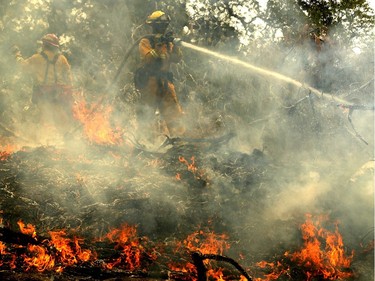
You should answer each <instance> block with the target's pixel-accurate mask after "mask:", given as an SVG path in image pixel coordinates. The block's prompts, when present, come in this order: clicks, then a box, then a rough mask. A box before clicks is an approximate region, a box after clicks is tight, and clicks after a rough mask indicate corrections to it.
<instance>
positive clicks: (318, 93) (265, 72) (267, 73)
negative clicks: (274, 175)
mask: <svg viewBox="0 0 375 281" xmlns="http://www.w3.org/2000/svg"><path fill="white" fill-rule="evenodd" d="M175 40H176V39H175ZM179 44H181V45H182V46H184V47H186V48H189V49H192V50H195V51H198V52H200V53H203V54H206V55H210V56H213V57H216V58H219V59H222V60H225V61H227V62H229V63H232V64H236V65H239V66H241V67H243V68H246V69H249V70H250V71H253V72H256V73H259V74H261V75H264V76H269V77H272V78H274V79H277V80H280V81H283V82H286V83H289V84H291V85H294V86H296V87H299V88H306V89H307V90H309V91H310V92H311V93H312V94H314V95H316V96H317V97H319V98H324V99H327V100H333V101H336V102H337V103H339V104H341V105H346V106H352V105H354V104H353V103H351V102H348V101H346V100H343V99H341V98H338V97H335V96H333V95H331V94H327V93H323V92H321V91H319V90H318V89H316V88H314V87H312V86H309V85H307V84H304V83H301V82H300V81H298V80H295V79H292V78H290V77H288V76H285V75H282V74H280V73H278V72H274V71H271V70H267V69H265V68H261V67H258V66H255V65H252V64H250V63H247V62H244V61H242V60H239V59H236V58H233V57H230V56H226V55H223V54H220V53H217V52H214V51H210V50H208V49H206V48H202V47H198V46H196V45H193V44H190V43H187V42H184V41H180V42H179Z"/></svg>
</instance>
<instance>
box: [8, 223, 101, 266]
mask: <svg viewBox="0 0 375 281" xmlns="http://www.w3.org/2000/svg"><path fill="white" fill-rule="evenodd" d="M18 225H19V227H20V230H21V232H22V233H23V234H27V235H30V236H32V237H34V238H36V237H37V233H36V231H35V227H34V226H33V225H31V224H27V225H25V224H24V223H23V222H22V221H18ZM49 234H50V237H51V239H50V240H45V241H43V245H28V247H27V250H28V253H27V254H24V255H23V259H24V263H25V264H26V265H27V268H26V270H30V269H32V268H35V269H36V270H38V271H40V272H42V271H45V270H55V271H56V272H62V271H63V269H64V268H65V267H67V266H72V265H75V264H78V263H79V262H86V261H89V260H90V259H92V258H93V257H94V254H93V253H91V251H90V250H82V249H81V247H80V245H79V242H80V241H82V240H80V239H78V238H76V237H75V238H73V239H70V238H67V237H65V236H66V233H65V231H62V230H61V231H50V232H49ZM50 249H54V253H51V250H50ZM56 264H59V266H56ZM14 266H15V264H14Z"/></svg>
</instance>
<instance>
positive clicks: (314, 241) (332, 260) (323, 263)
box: [255, 214, 354, 281]
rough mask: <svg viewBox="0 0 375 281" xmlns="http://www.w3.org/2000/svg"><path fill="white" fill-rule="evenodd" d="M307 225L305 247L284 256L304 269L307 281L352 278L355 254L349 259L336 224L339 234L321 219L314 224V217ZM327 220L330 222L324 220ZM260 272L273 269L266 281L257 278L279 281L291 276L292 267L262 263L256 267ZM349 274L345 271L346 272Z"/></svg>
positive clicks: (303, 236) (303, 231)
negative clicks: (352, 264)
mask: <svg viewBox="0 0 375 281" xmlns="http://www.w3.org/2000/svg"><path fill="white" fill-rule="evenodd" d="M306 218H307V219H306V222H305V223H303V224H302V225H301V231H302V238H303V240H304V247H303V248H302V249H301V250H300V251H297V252H294V253H289V252H286V253H285V254H284V256H285V257H286V258H288V259H289V260H290V261H292V262H294V263H296V264H297V265H298V266H299V267H301V268H302V270H303V271H302V272H301V273H303V274H305V276H306V281H310V280H315V279H314V278H316V277H317V278H324V279H325V280H337V279H345V278H348V277H351V276H352V275H353V274H352V273H351V272H349V269H350V265H351V261H352V259H353V256H354V252H352V253H351V255H350V256H346V254H345V251H344V243H343V239H342V236H341V234H340V233H339V231H338V225H337V223H336V224H335V232H334V233H332V232H330V231H328V230H327V229H324V228H323V227H321V226H320V221H319V220H322V219H323V217H320V218H319V220H317V221H316V222H313V221H312V215H310V214H307V215H306ZM324 219H327V218H324ZM256 265H257V266H258V267H260V268H266V267H267V268H269V269H270V270H272V272H271V273H269V274H265V275H264V276H265V278H266V279H262V278H257V279H255V280H256V281H270V280H277V279H278V278H279V277H280V276H281V275H289V274H290V268H289V265H287V264H284V263H282V262H281V261H278V262H277V263H276V264H275V263H271V262H266V261H262V262H259V263H257V264H256ZM344 270H345V271H344Z"/></svg>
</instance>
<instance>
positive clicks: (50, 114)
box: [13, 34, 73, 134]
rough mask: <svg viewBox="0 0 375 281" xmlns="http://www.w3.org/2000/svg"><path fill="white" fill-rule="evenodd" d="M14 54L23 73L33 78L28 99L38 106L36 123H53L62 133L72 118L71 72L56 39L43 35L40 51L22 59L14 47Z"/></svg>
mask: <svg viewBox="0 0 375 281" xmlns="http://www.w3.org/2000/svg"><path fill="white" fill-rule="evenodd" d="M13 52H14V55H15V57H16V60H17V62H18V64H19V65H21V67H22V70H23V71H24V72H25V74H27V75H29V76H31V78H32V80H33V93H32V98H31V101H32V103H33V104H34V105H35V106H36V107H37V109H38V111H39V114H38V115H39V116H38V119H39V120H37V122H38V123H39V125H46V124H52V125H54V126H55V127H56V129H58V130H59V131H60V132H61V133H62V134H64V133H65V132H67V131H68V127H69V126H70V125H69V124H71V123H70V121H71V120H72V111H71V109H72V102H73V96H72V84H73V79H72V74H71V67H70V64H69V62H68V60H67V58H66V57H65V56H64V55H63V54H61V53H60V43H59V38H58V37H57V36H56V35H55V34H47V35H45V36H44V37H43V38H42V51H41V52H40V53H36V54H34V55H32V56H31V57H29V58H27V59H25V58H23V56H22V54H21V52H20V50H19V48H18V47H17V46H14V48H13Z"/></svg>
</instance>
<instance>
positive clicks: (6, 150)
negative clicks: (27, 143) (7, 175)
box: [0, 144, 15, 161]
mask: <svg viewBox="0 0 375 281" xmlns="http://www.w3.org/2000/svg"><path fill="white" fill-rule="evenodd" d="M14 150H15V148H14V147H12V146H11V145H9V144H8V145H6V146H5V147H3V146H0V161H5V160H7V159H8V157H9V156H10V155H11V154H12V153H13V152H14Z"/></svg>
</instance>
